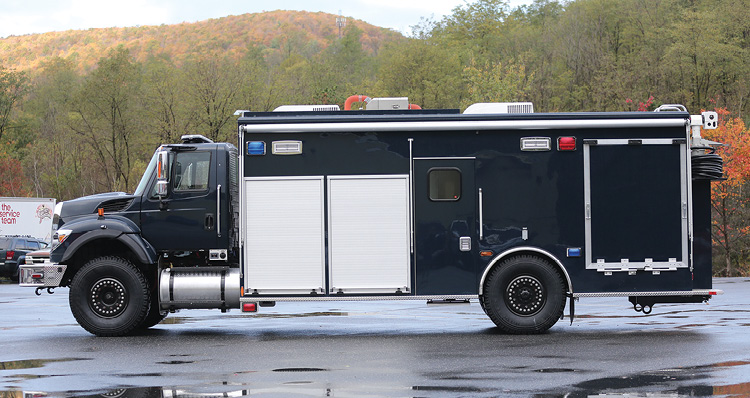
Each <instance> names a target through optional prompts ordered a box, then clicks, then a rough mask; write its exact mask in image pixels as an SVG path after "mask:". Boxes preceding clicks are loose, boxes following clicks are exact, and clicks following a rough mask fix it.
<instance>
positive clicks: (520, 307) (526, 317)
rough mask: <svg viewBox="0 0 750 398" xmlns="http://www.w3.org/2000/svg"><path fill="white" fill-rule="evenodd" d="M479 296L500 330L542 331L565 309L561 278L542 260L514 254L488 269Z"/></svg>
mask: <svg viewBox="0 0 750 398" xmlns="http://www.w3.org/2000/svg"><path fill="white" fill-rule="evenodd" d="M481 300H482V301H483V303H484V305H483V307H484V309H485V312H486V313H487V315H488V316H489V317H490V319H491V320H492V322H494V323H495V325H497V327H498V328H499V329H500V330H501V331H503V332H505V333H511V334H537V333H543V332H545V331H547V330H549V328H551V327H552V325H554V324H555V323H556V322H557V320H558V319H560V317H561V316H562V314H563V311H564V310H565V282H564V281H563V279H562V277H561V276H560V274H559V273H558V271H557V269H556V268H555V267H554V266H553V265H552V264H550V263H549V262H547V261H546V260H543V259H541V258H539V257H534V256H515V257H511V258H508V259H507V260H505V261H503V262H502V263H501V264H499V265H498V266H496V267H495V268H494V269H492V271H490V274H489V275H488V276H487V280H486V281H485V284H484V291H483V295H482V297H481Z"/></svg>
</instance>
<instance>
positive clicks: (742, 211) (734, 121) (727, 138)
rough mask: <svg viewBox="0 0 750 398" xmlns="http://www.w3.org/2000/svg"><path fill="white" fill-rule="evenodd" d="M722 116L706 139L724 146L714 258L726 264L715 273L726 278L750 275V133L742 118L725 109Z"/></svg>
mask: <svg viewBox="0 0 750 398" xmlns="http://www.w3.org/2000/svg"><path fill="white" fill-rule="evenodd" d="M716 111H717V112H718V113H719V127H718V128H717V129H716V130H705V131H704V136H705V137H706V138H708V139H710V140H713V141H718V142H721V143H723V144H724V146H721V147H719V148H718V149H717V151H716V152H717V153H718V154H719V155H720V156H721V157H722V158H723V159H724V174H725V177H726V180H724V181H719V182H714V183H713V184H712V187H711V188H712V189H711V203H712V206H713V215H712V223H713V228H712V237H713V241H714V246H715V247H717V248H720V250H718V251H717V252H716V253H715V255H716V256H717V257H718V258H719V259H720V260H721V261H722V262H723V265H724V267H723V269H715V270H714V271H715V273H717V274H719V275H723V276H737V275H748V274H749V273H750V268H749V267H748V256H750V226H748V217H749V216H750V192H748V190H750V184H749V183H750V129H748V127H746V126H745V123H744V122H743V120H742V119H741V118H738V117H731V115H730V113H729V111H727V110H726V109H725V108H719V109H716Z"/></svg>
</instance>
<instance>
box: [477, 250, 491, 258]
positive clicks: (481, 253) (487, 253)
mask: <svg viewBox="0 0 750 398" xmlns="http://www.w3.org/2000/svg"><path fill="white" fill-rule="evenodd" d="M479 255H480V256H482V257H492V251H490V250H484V251H481V252H479Z"/></svg>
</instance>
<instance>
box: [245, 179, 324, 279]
mask: <svg viewBox="0 0 750 398" xmlns="http://www.w3.org/2000/svg"><path fill="white" fill-rule="evenodd" d="M323 185H324V184H323V177H322V176H314V177H259V178H246V179H245V209H246V211H245V214H246V217H245V220H244V223H245V227H246V235H245V294H253V293H256V292H257V293H258V294H301V293H311V292H315V293H324V292H325V288H324V286H325V270H324V265H325V257H324V252H323V250H324V249H323V248H324V246H325V242H324V219H325V217H324V205H323V189H324V188H323Z"/></svg>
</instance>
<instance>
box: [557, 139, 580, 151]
mask: <svg viewBox="0 0 750 398" xmlns="http://www.w3.org/2000/svg"><path fill="white" fill-rule="evenodd" d="M557 150H558V151H575V150H576V137H560V138H558V139H557Z"/></svg>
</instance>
